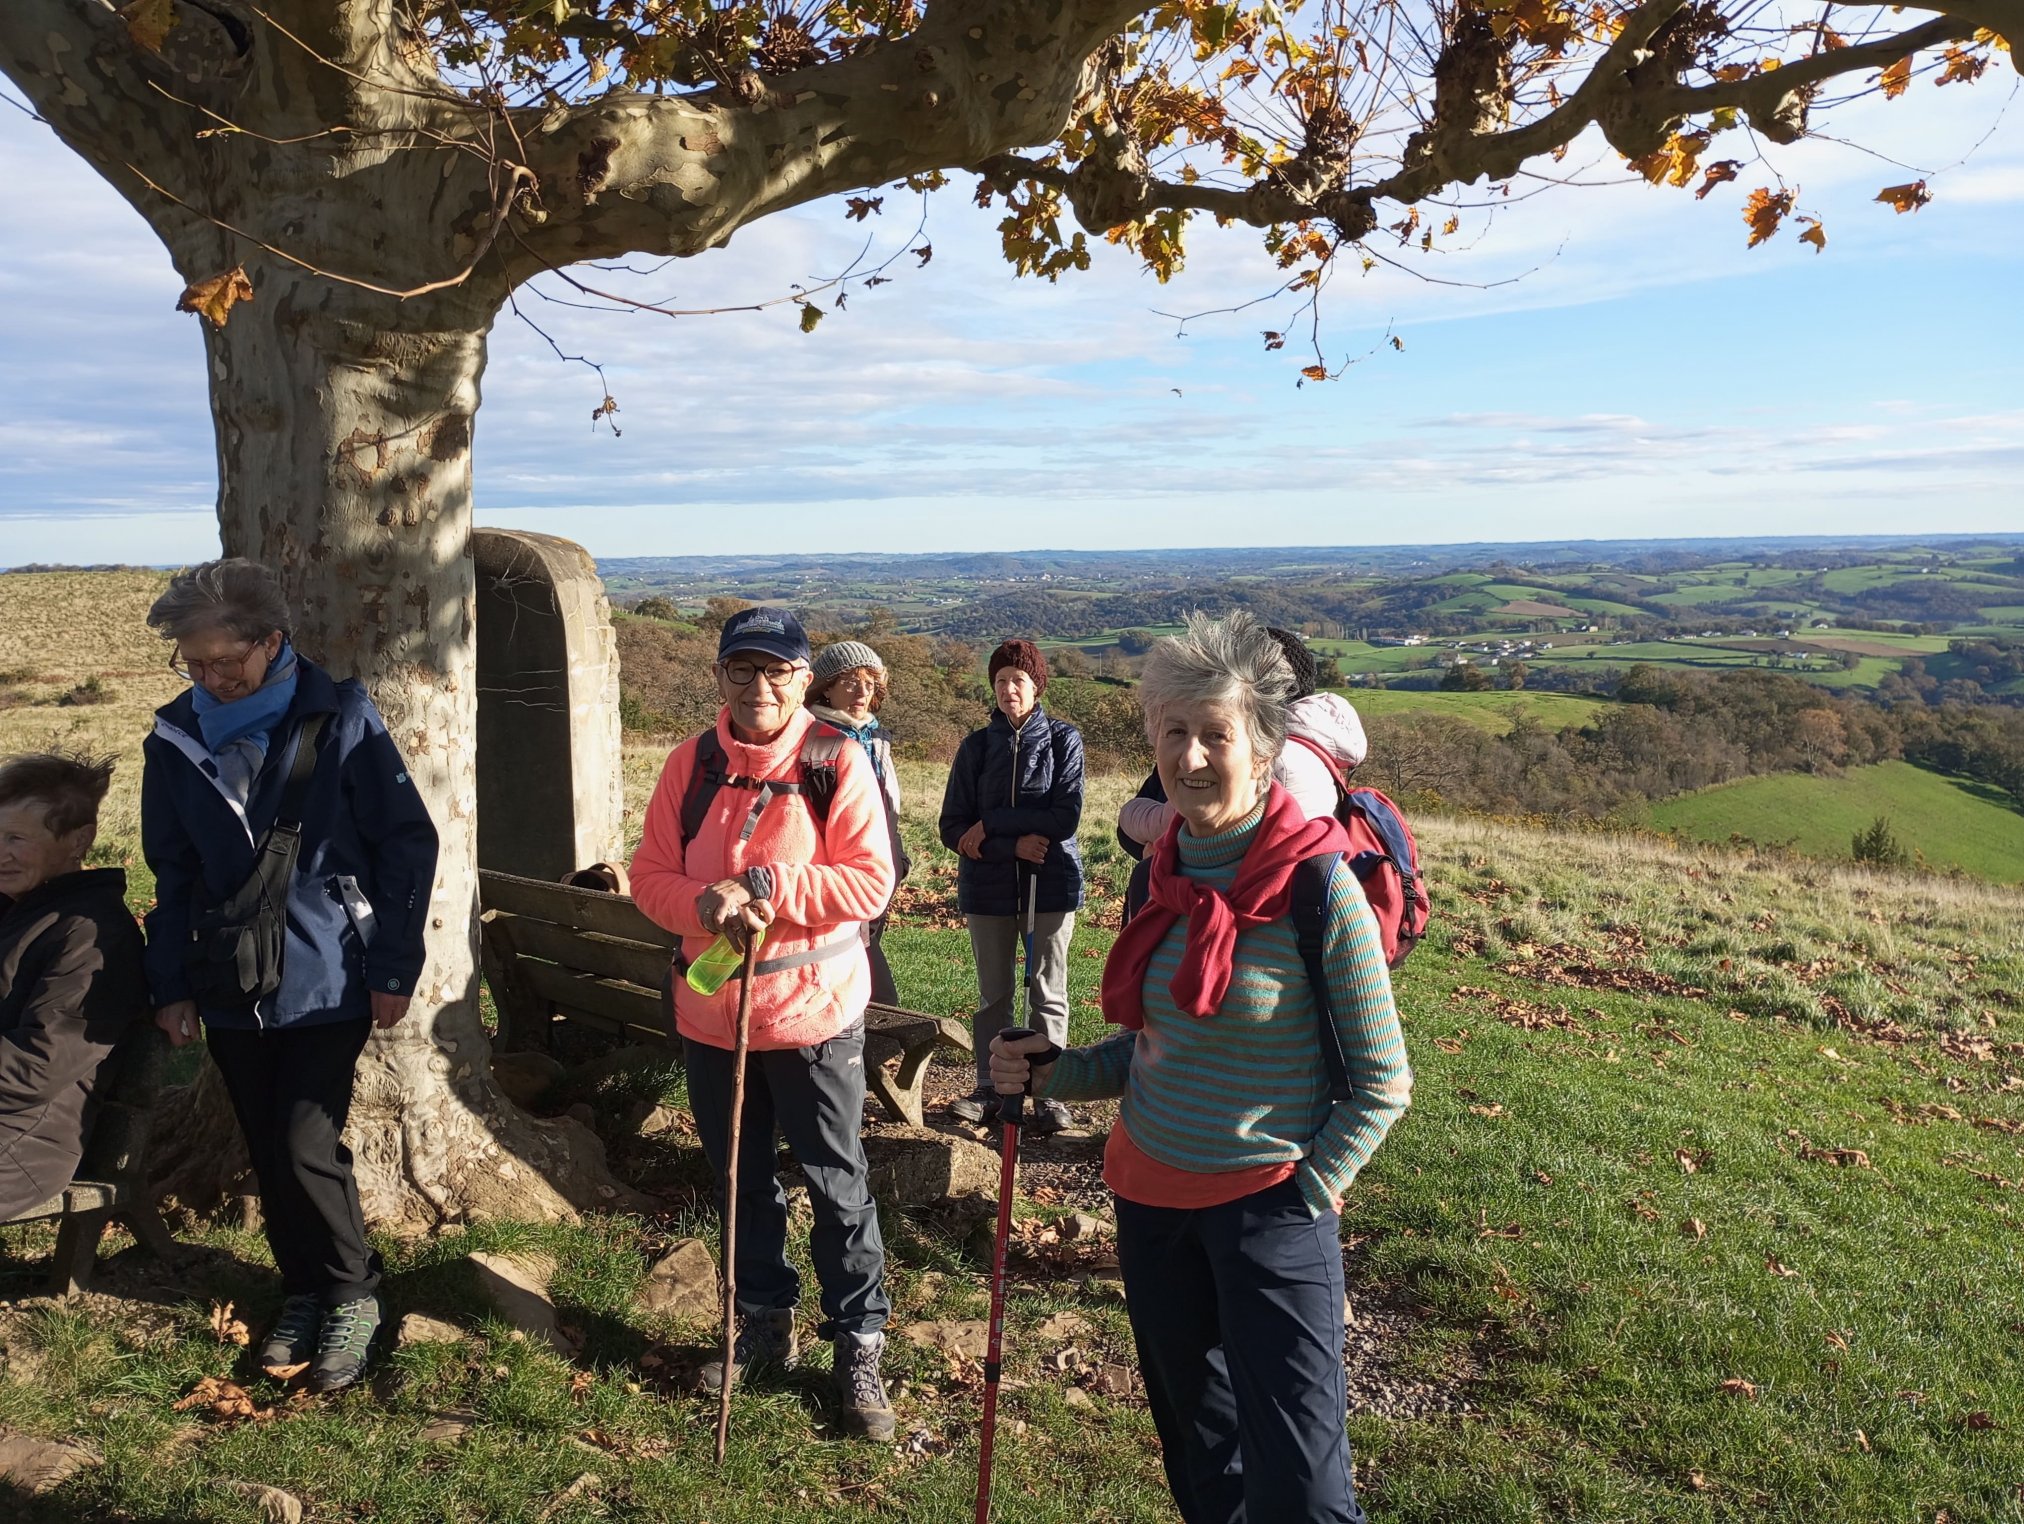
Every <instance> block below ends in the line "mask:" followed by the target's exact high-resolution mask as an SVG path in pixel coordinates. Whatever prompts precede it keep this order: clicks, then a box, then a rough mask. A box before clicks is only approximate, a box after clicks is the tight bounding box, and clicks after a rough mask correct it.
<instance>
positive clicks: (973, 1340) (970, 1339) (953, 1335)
mask: <svg viewBox="0 0 2024 1524" xmlns="http://www.w3.org/2000/svg"><path fill="white" fill-rule="evenodd" d="M899 1332H900V1336H901V1337H902V1338H904V1339H906V1340H907V1341H908V1342H909V1343H911V1344H918V1345H920V1346H921V1347H922V1348H924V1349H939V1350H941V1351H942V1352H943V1353H945V1354H950V1355H968V1356H969V1357H970V1358H971V1359H973V1360H981V1359H983V1358H984V1355H985V1353H986V1351H987V1350H988V1349H989V1347H990V1337H991V1325H990V1324H989V1323H988V1322H986V1321H985V1320H984V1319H983V1318H936V1319H932V1320H929V1321H925V1322H920V1323H904V1324H901V1325H900V1330H899Z"/></svg>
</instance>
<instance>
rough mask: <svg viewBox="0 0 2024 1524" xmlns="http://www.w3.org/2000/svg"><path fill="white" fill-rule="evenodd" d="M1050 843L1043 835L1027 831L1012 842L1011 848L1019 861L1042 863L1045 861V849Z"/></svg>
mask: <svg viewBox="0 0 2024 1524" xmlns="http://www.w3.org/2000/svg"><path fill="white" fill-rule="evenodd" d="M1052 845H1054V844H1053V843H1052V842H1050V841H1049V840H1048V839H1047V838H1046V837H1045V836H1041V835H1038V834H1036V833H1034V832H1030V831H1029V832H1028V833H1027V834H1026V835H1024V836H1022V837H1020V838H1019V840H1018V841H1017V842H1016V843H1014V844H1013V847H1012V850H1013V852H1014V853H1015V854H1016V855H1017V856H1018V858H1019V860H1020V861H1021V862H1029V863H1044V862H1046V861H1047V849H1048V848H1049V847H1051V846H1052Z"/></svg>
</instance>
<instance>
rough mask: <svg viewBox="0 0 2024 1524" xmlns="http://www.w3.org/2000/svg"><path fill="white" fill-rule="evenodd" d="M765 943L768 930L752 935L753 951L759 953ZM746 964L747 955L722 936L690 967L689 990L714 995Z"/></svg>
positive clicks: (761, 928) (760, 929)
mask: <svg viewBox="0 0 2024 1524" xmlns="http://www.w3.org/2000/svg"><path fill="white" fill-rule="evenodd" d="M765 941H766V928H765V927H763V926H762V927H760V928H759V929H758V930H757V931H755V932H753V933H752V947H753V950H754V951H757V950H758V949H759V948H760V947H761V946H762V945H763V944H764V943H765ZM744 964H745V954H744V953H742V952H740V951H739V950H738V949H737V948H735V947H733V946H732V945H731V939H730V938H729V937H724V936H720V937H718V938H717V940H716V941H714V942H712V943H711V944H710V945H709V947H707V948H706V949H704V952H703V956H702V957H700V958H698V959H697V960H696V961H695V962H694V963H691V964H690V965H689V973H688V981H689V988H690V989H692V990H694V991H695V992H696V993H697V994H698V995H714V994H716V993H717V991H718V990H720V989H722V988H723V987H724V981H725V980H727V979H729V978H730V977H731V976H732V975H733V974H735V973H737V972H738V970H739V969H740V968H742V967H744Z"/></svg>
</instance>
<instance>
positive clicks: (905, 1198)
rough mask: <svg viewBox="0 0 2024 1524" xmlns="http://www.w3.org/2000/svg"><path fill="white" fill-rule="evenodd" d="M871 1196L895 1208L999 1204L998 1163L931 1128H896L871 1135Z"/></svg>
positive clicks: (965, 1141) (983, 1150)
mask: <svg viewBox="0 0 2024 1524" xmlns="http://www.w3.org/2000/svg"><path fill="white" fill-rule="evenodd" d="M864 1151H865V1154H866V1155H867V1156H868V1157H869V1159H870V1160H871V1188H872V1193H873V1194H874V1195H876V1196H877V1197H878V1198H879V1199H880V1200H882V1201H885V1202H889V1203H890V1204H891V1205H893V1206H907V1207H924V1206H945V1205H947V1204H949V1203H951V1202H955V1201H964V1200H967V1201H971V1202H974V1201H977V1200H978V1199H979V1198H981V1199H983V1200H985V1201H995V1200H996V1199H997V1196H998V1158H997V1156H996V1155H995V1154H993V1153H992V1152H991V1151H990V1150H989V1149H987V1148H984V1147H983V1146H981V1145H980V1144H976V1143H972V1142H971V1141H970V1140H969V1139H967V1138H959V1137H954V1136H952V1135H950V1134H949V1133H945V1132H936V1131H935V1130H934V1129H932V1128H928V1127H892V1128H883V1129H881V1130H879V1131H878V1132H875V1133H868V1134H866V1136H865V1140H864Z"/></svg>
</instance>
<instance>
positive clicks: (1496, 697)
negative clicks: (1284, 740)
mask: <svg viewBox="0 0 2024 1524" xmlns="http://www.w3.org/2000/svg"><path fill="white" fill-rule="evenodd" d="M1340 691H1341V693H1342V694H1343V695H1344V696H1345V697H1346V698H1347V699H1348V700H1349V701H1350V702H1351V703H1352V704H1354V705H1356V708H1357V712H1358V713H1359V714H1361V715H1362V716H1363V717H1364V718H1365V719H1366V720H1368V719H1370V718H1371V717H1373V716H1374V715H1380V714H1408V713H1409V714H1445V715H1452V716H1453V717H1454V718H1455V719H1458V720H1462V721H1465V722H1466V723H1468V724H1471V725H1476V726H1479V727H1481V728H1482V729H1484V730H1487V731H1490V732H1492V733H1493V734H1495V735H1503V734H1504V733H1505V732H1506V731H1508V730H1510V728H1511V726H1512V724H1513V723H1514V722H1515V721H1516V719H1517V717H1518V716H1519V715H1520V714H1521V713H1523V714H1529V715H1531V716H1532V718H1533V719H1535V720H1537V721H1538V722H1539V723H1540V724H1541V725H1543V726H1545V727H1546V729H1548V730H1559V729H1561V728H1563V727H1565V726H1568V725H1585V724H1587V723H1588V721H1589V720H1590V719H1591V718H1592V717H1593V716H1594V714H1595V711H1596V710H1597V708H1599V707H1600V706H1602V705H1604V704H1607V703H1608V702H1609V700H1608V699H1597V698H1589V697H1587V696H1586V695H1583V694H1573V693H1442V692H1439V691H1434V692H1427V691H1424V690H1421V691H1413V690H1410V689H1404V688H1344V689H1341V690H1340Z"/></svg>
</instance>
